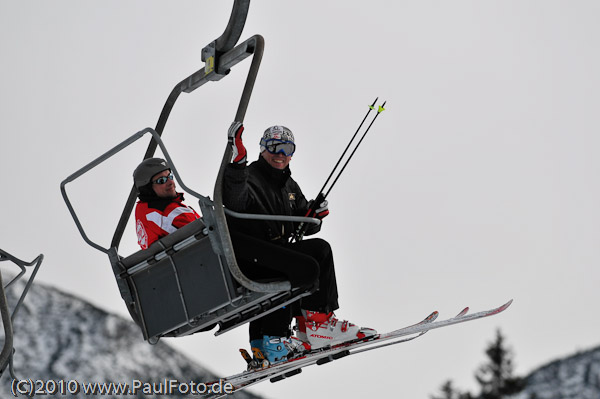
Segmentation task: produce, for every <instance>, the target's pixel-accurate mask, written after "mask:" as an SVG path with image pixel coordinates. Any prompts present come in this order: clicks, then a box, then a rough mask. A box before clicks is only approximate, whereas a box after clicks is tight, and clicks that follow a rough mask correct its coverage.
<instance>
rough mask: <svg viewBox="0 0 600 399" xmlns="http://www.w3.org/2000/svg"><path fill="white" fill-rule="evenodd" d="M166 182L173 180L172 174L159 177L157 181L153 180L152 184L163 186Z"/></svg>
mask: <svg viewBox="0 0 600 399" xmlns="http://www.w3.org/2000/svg"><path fill="white" fill-rule="evenodd" d="M168 180H173V173H169V174H168V175H167V176H161V177H159V178H158V179H156V180H154V181H153V182H152V183H154V184H165V183H166V182H167V181H168Z"/></svg>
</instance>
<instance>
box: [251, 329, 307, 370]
mask: <svg viewBox="0 0 600 399" xmlns="http://www.w3.org/2000/svg"><path fill="white" fill-rule="evenodd" d="M262 346H263V349H262V354H263V355H264V357H265V359H267V361H268V362H269V364H277V363H281V362H285V361H287V360H290V359H293V358H294V357H296V356H299V355H301V354H303V353H305V352H307V348H306V346H305V345H304V343H303V342H302V341H300V340H299V339H297V338H295V337H292V338H287V337H276V336H272V335H265V336H264V337H263V341H262Z"/></svg>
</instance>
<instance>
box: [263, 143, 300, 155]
mask: <svg viewBox="0 0 600 399" xmlns="http://www.w3.org/2000/svg"><path fill="white" fill-rule="evenodd" d="M263 145H264V146H265V148H266V149H267V151H269V152H270V153H271V154H279V153H282V154H283V155H285V156H288V157H289V156H291V155H292V154H294V152H295V151H296V144H294V143H292V142H291V141H283V140H279V139H268V140H265V141H264V143H263Z"/></svg>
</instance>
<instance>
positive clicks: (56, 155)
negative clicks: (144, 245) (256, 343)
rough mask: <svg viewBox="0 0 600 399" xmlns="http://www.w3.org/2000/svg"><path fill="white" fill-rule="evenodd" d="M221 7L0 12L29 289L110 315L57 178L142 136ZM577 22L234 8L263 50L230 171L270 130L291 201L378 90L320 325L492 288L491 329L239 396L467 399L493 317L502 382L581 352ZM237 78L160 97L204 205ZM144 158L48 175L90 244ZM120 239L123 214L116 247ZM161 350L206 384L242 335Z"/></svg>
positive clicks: (454, 334)
mask: <svg viewBox="0 0 600 399" xmlns="http://www.w3.org/2000/svg"><path fill="white" fill-rule="evenodd" d="M231 5H232V1H219V2H216V1H201V0H196V1H191V0H189V1H177V2H166V1H163V2H160V1H155V0H144V1H141V0H138V1H128V2H122V1H114V0H105V1H102V2H82V1H75V0H56V1H52V2H43V1H30V0H20V1H7V0H0V50H1V54H2V73H1V74H0V84H1V86H0V87H1V88H2V90H1V94H0V113H1V114H0V115H1V117H0V135H1V147H0V148H2V155H3V156H2V158H1V160H0V163H1V169H2V171H3V173H4V176H3V179H2V187H3V189H2V193H3V195H2V204H3V207H2V209H3V216H2V227H1V229H0V238H1V239H0V248H2V249H4V250H6V251H8V252H10V253H12V254H13V255H15V256H17V257H19V258H22V259H26V260H31V259H33V258H34V257H35V256H37V254H39V253H43V254H44V255H45V261H44V264H43V266H42V269H41V271H40V273H39V281H40V282H43V283H46V284H50V285H52V286H55V287H58V288H60V289H62V290H65V291H68V292H70V293H73V294H75V295H78V296H80V297H82V298H85V299H86V300H88V301H90V302H92V303H93V304H95V305H96V306H99V307H101V308H103V309H105V310H107V311H109V312H113V313H118V314H121V315H123V316H127V312H126V309H125V306H124V305H123V302H122V300H121V298H120V295H119V292H118V289H117V286H116V283H115V280H114V276H113V274H112V271H111V268H110V264H109V262H108V259H107V257H106V256H105V255H104V254H102V253H100V252H98V251H96V250H94V249H92V248H91V247H89V246H87V245H86V244H85V243H84V241H83V240H82V239H81V237H80V236H79V233H78V232H77V229H76V227H75V224H74V223H73V221H72V220H71V218H70V216H69V213H68V211H67V208H66V206H65V205H64V202H63V200H62V198H61V196H60V191H59V184H60V182H61V181H62V180H63V179H64V178H66V177H67V176H68V175H70V174H71V173H73V172H74V171H76V170H77V169H79V168H80V167H82V166H83V165H85V164H86V163H88V162H90V161H91V160H93V159H94V158H95V157H97V156H99V155H100V154H102V153H103V152H104V151H106V150H108V149H109V148H111V147H112V146H114V145H116V144H117V143H119V142H120V141H122V140H124V139H125V138H127V137H129V136H130V135H131V134H133V133H135V132H136V131H139V130H141V129H143V128H145V127H154V126H155V124H156V121H157V120H158V116H159V114H160V111H161V109H162V106H163V104H164V102H165V100H166V98H167V96H168V94H169V93H170V91H171V89H172V88H173V87H174V86H175V84H176V83H178V82H180V81H181V80H182V79H184V78H185V77H187V76H189V75H190V74H192V73H193V72H195V71H197V70H199V69H201V68H203V63H202V62H201V60H200V51H201V49H202V48H203V47H204V46H205V45H207V44H208V43H209V42H210V41H212V40H214V39H215V38H217V37H218V36H219V35H220V34H221V33H222V32H223V30H224V28H225V26H226V24H227V21H228V18H229V14H230V11H231ZM598 20H600V5H599V4H598V2H596V1H570V2H560V1H552V0H547V1H531V0H519V1H486V2H481V1H452V2H432V1H418V2H417V1H393V2H392V1H377V0H375V1H353V0H352V1H348V0H345V1H337V0H336V1H328V2H322V1H313V0H309V1H302V2H291V1H275V0H263V1H254V2H253V3H252V4H251V6H250V13H249V15H248V20H247V23H246V27H245V29H244V33H243V34H242V40H245V39H246V38H248V37H250V36H251V35H253V34H261V35H262V36H264V38H265V41H266V49H265V54H264V58H263V63H262V65H261V70H260V72H259V78H258V80H257V82H256V86H255V90H254V93H253V97H252V100H251V103H250V107H249V109H248V112H247V116H246V119H245V126H246V131H245V133H244V139H245V141H246V144H247V147H248V151H249V158H250V159H251V160H253V159H256V157H257V156H258V141H259V139H260V136H261V134H262V131H263V130H264V129H265V128H266V127H268V126H270V125H273V124H283V125H286V126H288V127H289V128H290V129H292V131H293V132H294V134H295V136H296V140H297V153H296V154H295V155H294V158H293V160H292V163H291V167H292V170H293V173H294V177H295V178H296V180H297V181H298V182H299V183H300V185H301V187H302V188H303V191H304V193H305V194H306V196H307V197H309V198H312V197H314V196H316V194H317V191H318V190H319V189H320V187H321V185H322V184H323V182H324V180H325V178H326V177H327V175H328V174H329V171H330V169H331V168H332V167H333V165H334V164H335V161H336V160H337V158H338V156H339V155H340V154H341V152H342V150H343V148H344V146H345V144H346V142H347V141H348V140H349V138H350V137H351V135H352V134H353V133H354V130H355V129H356V127H357V126H358V124H359V122H360V121H361V120H362V118H363V116H364V114H365V112H366V110H367V105H368V104H370V103H372V101H373V100H374V99H375V97H379V98H380V101H379V102H380V103H381V101H383V100H387V106H386V108H387V110H386V111H385V112H384V113H383V114H382V115H381V116H380V117H379V118H378V120H377V122H376V123H375V125H374V126H373V128H372V131H371V132H370V134H369V136H367V139H366V140H365V142H364V144H363V146H362V147H361V148H360V150H359V151H358V153H357V155H356V156H355V159H354V160H353V161H352V163H351V164H350V166H349V167H348V168H347V170H346V172H345V174H344V175H343V176H342V178H341V179H340V180H339V182H338V183H337V186H336V187H335V189H334V191H333V192H332V193H331V195H330V197H329V203H330V209H331V214H330V216H329V217H328V218H327V219H326V220H325V223H324V227H323V230H322V232H321V233H320V234H319V236H320V237H322V238H324V239H327V240H328V241H329V242H330V243H331V244H332V246H333V249H334V255H335V260H336V268H337V276H338V284H339V287H340V304H341V309H340V310H339V311H338V312H337V313H338V316H339V317H340V318H347V319H349V320H350V321H352V322H355V323H357V324H362V325H367V326H370V327H374V328H377V329H378V330H380V331H382V332H385V331H388V330H392V329H396V328H398V327H401V326H403V325H407V324H412V323H414V322H416V321H418V320H420V319H422V318H423V317H425V316H426V315H427V314H429V313H430V312H431V311H433V310H439V311H440V313H441V316H440V317H441V318H446V317H450V316H452V315H453V314H454V313H456V312H458V311H459V310H460V309H462V307H464V306H467V305H468V306H471V309H472V310H473V311H479V310H483V309H487V308H491V307H494V306H497V305H500V304H502V303H504V302H506V301H507V300H508V299H511V298H513V299H514V303H513V305H512V306H511V308H510V309H509V310H507V311H506V312H505V313H503V314H502V315H499V316H495V317H494V318H490V319H486V320H480V321H475V322H471V323H468V324H464V325H459V326H454V327H449V328H445V329H441V330H436V331H432V332H430V333H429V334H427V335H425V336H424V337H422V338H420V339H419V340H417V341H414V342H411V343H407V344H402V345H399V346H396V347H392V348H388V349H383V350H377V351H372V352H369V353H366V354H361V355H357V356H353V357H350V358H347V359H343V360H340V361H339V362H335V363H334V364H331V365H327V366H324V367H312V368H309V369H307V370H305V372H304V373H302V374H301V375H299V376H296V377H294V378H293V379H290V380H286V381H284V382H280V383H278V384H270V383H264V384H262V385H259V386H258V387H256V388H254V389H253V390H254V391H255V392H260V393H264V394H265V395H268V396H269V397H271V398H276V397H277V398H280V397H286V398H289V399H296V398H304V397H306V392H307V391H306V389H310V395H311V397H315V398H320V397H323V398H326V397H342V395H343V397H346V398H363V397H366V396H367V395H369V394H377V395H383V394H388V393H389V394H390V396H395V397H404V398H426V397H427V395H429V394H433V393H435V392H437V390H438V388H439V386H440V385H441V384H442V383H443V382H444V381H445V380H447V379H452V380H454V382H455V385H456V386H458V387H460V388H465V389H473V388H474V387H475V382H474V379H473V372H474V371H475V370H476V368H477V367H478V366H479V365H480V364H481V363H482V362H483V361H484V353H483V352H484V349H485V346H486V345H487V343H488V342H490V341H491V340H492V339H493V337H494V334H495V330H496V329H497V328H500V329H501V330H502V332H503V333H504V334H505V336H506V338H507V342H508V343H509V345H510V346H511V347H512V348H513V349H514V352H515V355H516V358H515V362H516V366H517V367H516V371H517V373H518V374H525V373H527V372H529V371H531V370H532V369H533V368H535V367H537V366H539V365H540V364H542V363H544V362H548V361H551V360H554V359H555V358H558V357H561V356H565V355H569V354H572V353H573V352H575V351H577V350H583V349H587V348H590V347H593V346H596V345H598V344H600V320H599V317H598V312H597V311H596V310H595V306H596V305H597V304H598V303H599V301H600V290H599V289H598V281H600V268H599V267H598V264H599V262H600V247H599V245H598V243H599V242H600V241H599V239H600V211H599V210H598V205H599V204H600V186H599V184H598V173H599V172H600V160H599V158H598V155H597V154H598V148H599V145H600V138H599V135H598V132H599V127H600V119H599V116H598V115H599V112H598V110H599V109H600V94H599V93H600V77H599V74H598V71H599V70H600V56H599V49H600V25H598ZM248 66H249V61H246V62H245V63H243V64H240V65H238V66H237V67H236V68H234V69H233V70H232V72H231V74H230V75H229V76H227V77H226V78H225V79H223V80H221V81H219V82H216V83H210V84H207V85H205V86H203V87H202V88H200V89H198V90H197V91H196V92H194V93H192V94H182V96H181V97H180V99H179V100H178V103H177V104H176V106H175V109H174V111H173V114H172V116H171V119H170V120H169V122H168V124H167V127H166V129H165V134H164V138H165V142H166V145H167V146H168V148H169V150H170V152H171V154H172V156H173V157H174V159H175V163H176V164H177V166H178V168H179V169H180V172H181V174H182V177H183V179H184V182H185V183H186V184H187V185H188V186H191V187H193V188H194V189H196V191H199V192H201V193H204V194H206V195H211V196H212V192H213V185H214V179H215V177H216V173H217V169H218V164H219V162H220V159H221V156H222V152H223V150H224V148H225V143H226V132H227V127H228V126H229V124H230V123H231V121H232V120H233V117H234V116H235V111H236V109H237V103H238V101H239V96H240V94H241V91H242V86H243V81H244V79H245V75H246V73H247V70H248ZM144 150H145V143H143V144H140V145H138V146H134V147H133V148H131V149H130V150H128V151H126V152H124V153H123V154H121V156H119V157H117V158H115V159H114V161H112V162H110V163H108V164H106V165H103V166H102V167H100V168H98V170H97V171H95V172H94V173H92V174H90V175H86V176H85V177H84V178H82V179H80V180H78V181H76V182H75V183H73V184H72V185H69V186H68V190H69V193H70V194H71V195H72V199H73V203H74V205H75V207H76V209H77V210H78V212H79V213H80V214H81V216H82V222H83V223H84V226H86V228H87V229H88V233H89V235H90V237H91V238H92V239H94V240H97V241H99V242H100V243H102V244H103V245H108V243H109V240H110V237H111V236H112V232H113V231H114V228H115V226H116V221H117V220H118V217H119V215H120V211H121V209H122V206H123V204H124V202H125V199H126V197H127V194H128V192H129V189H130V186H131V173H132V170H133V169H134V167H135V166H136V165H137V163H138V162H139V161H140V160H141V158H142V156H143V153H144ZM188 198H189V200H188V202H190V203H193V202H192V200H191V197H188ZM135 250H136V238H135V233H134V230H133V224H130V226H129V229H128V231H127V232H126V235H125V238H124V240H123V243H122V246H121V252H122V254H124V255H127V254H129V253H132V252H133V251H135ZM3 267H4V266H3ZM41 328H43V326H41ZM17 339H18V337H17ZM140 339H142V338H141V334H140ZM168 342H170V343H172V344H173V345H174V346H176V347H177V348H178V349H180V350H182V351H184V352H185V353H187V354H188V355H189V356H190V357H192V358H194V359H195V360H197V361H199V362H201V363H202V364H204V365H206V366H208V367H210V368H212V370H213V371H215V372H216V373H218V374H220V375H223V376H225V375H229V374H233V373H236V372H238V371H240V370H241V369H243V368H244V364H243V360H242V359H241V358H240V356H239V354H238V348H239V347H247V346H248V344H247V328H246V327H242V328H240V329H238V330H236V331H232V332H230V333H227V334H225V335H223V336H219V337H214V336H212V334H210V333H205V334H196V335H194V336H192V337H188V338H184V339H170V340H168ZM16 361H17V367H18V359H17V360H16ZM90 361H93V359H90Z"/></svg>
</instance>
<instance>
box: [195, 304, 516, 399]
mask: <svg viewBox="0 0 600 399" xmlns="http://www.w3.org/2000/svg"><path fill="white" fill-rule="evenodd" d="M511 303H512V300H510V301H508V302H507V303H505V304H504V305H502V306H500V307H497V308H494V309H490V310H485V311H482V312H478V313H472V314H468V311H469V308H468V307H467V308H464V309H463V310H462V311H460V312H459V313H458V314H457V315H456V316H454V317H452V318H449V319H446V320H442V321H436V319H437V317H438V315H439V314H438V312H437V311H436V312H433V313H431V314H430V315H429V316H427V317H426V318H425V319H423V320H422V321H420V322H419V323H417V324H413V325H411V326H408V327H403V328H400V329H398V330H394V331H390V332H388V333H384V334H377V335H375V336H372V337H368V338H365V339H361V340H355V341H350V342H345V343H342V344H339V345H335V346H333V347H330V348H327V349H320V350H315V351H311V352H308V353H306V354H304V355H302V356H299V357H295V358H293V359H290V360H288V361H286V362H283V363H277V364H274V365H271V366H268V367H266V368H262V369H255V370H248V371H245V372H242V373H239V374H234V375H232V376H229V377H227V378H223V379H221V380H220V381H222V382H223V383H228V384H230V386H231V390H230V393H234V392H238V391H241V390H243V389H246V388H248V387H250V386H252V385H255V384H258V383H260V382H263V381H265V380H270V381H271V382H277V381H281V380H283V379H285V378H288V377H291V376H294V375H296V374H299V373H300V372H302V368H304V367H308V366H312V365H314V364H317V365H322V364H326V363H329V362H331V361H332V360H337V359H340V358H342V357H346V356H349V355H355V354H358V353H362V352H366V351H370V350H373V349H379V348H383V347H386V346H390V345H396V344H400V343H403V342H408V341H411V340H413V339H416V338H419V337H421V336H423V334H425V333H426V332H427V331H429V330H433V329H436V328H442V327H447V326H450V325H454V324H458V323H464V322H467V321H472V320H477V319H481V318H484V317H488V316H493V315H496V314H498V313H501V312H503V311H504V310H506V309H507V308H508V307H509V306H510V304H511ZM209 384H210V383H209ZM207 385H208V384H207ZM224 396H226V394H223V393H207V394H206V395H203V397H205V398H221V397H224Z"/></svg>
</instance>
